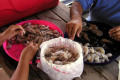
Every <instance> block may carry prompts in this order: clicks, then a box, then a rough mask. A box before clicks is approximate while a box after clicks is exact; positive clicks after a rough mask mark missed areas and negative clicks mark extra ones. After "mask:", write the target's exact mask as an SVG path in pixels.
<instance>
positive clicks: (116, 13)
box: [75, 0, 120, 26]
mask: <svg viewBox="0 0 120 80" xmlns="http://www.w3.org/2000/svg"><path fill="white" fill-rule="evenodd" d="M75 1H78V2H79V3H80V4H81V5H82V8H83V10H84V11H86V10H88V9H89V10H90V20H92V21H99V22H103V23H106V24H109V25H111V26H117V25H120V0H75Z"/></svg>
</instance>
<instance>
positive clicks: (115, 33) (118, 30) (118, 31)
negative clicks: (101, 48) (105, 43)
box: [109, 26, 120, 41]
mask: <svg viewBox="0 0 120 80" xmlns="http://www.w3.org/2000/svg"><path fill="white" fill-rule="evenodd" d="M109 36H110V37H111V38H113V39H115V40H116V41H120V26H118V27H114V28H112V29H110V30H109Z"/></svg>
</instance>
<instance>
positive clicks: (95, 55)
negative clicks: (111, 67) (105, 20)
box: [83, 43, 112, 63]
mask: <svg viewBox="0 0 120 80" xmlns="http://www.w3.org/2000/svg"><path fill="white" fill-rule="evenodd" d="M83 56H84V61H89V62H91V63H104V62H108V61H109V57H112V54H111V53H106V52H105V50H104V48H102V47H90V44H89V43H86V44H85V45H84V46H83Z"/></svg>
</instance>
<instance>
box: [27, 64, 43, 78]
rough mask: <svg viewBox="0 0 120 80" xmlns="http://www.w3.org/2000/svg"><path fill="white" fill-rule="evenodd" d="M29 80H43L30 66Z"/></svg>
mask: <svg viewBox="0 0 120 80" xmlns="http://www.w3.org/2000/svg"><path fill="white" fill-rule="evenodd" d="M29 80H42V79H41V78H40V77H39V76H38V74H36V72H35V71H34V70H33V69H32V67H31V66H30V69H29Z"/></svg>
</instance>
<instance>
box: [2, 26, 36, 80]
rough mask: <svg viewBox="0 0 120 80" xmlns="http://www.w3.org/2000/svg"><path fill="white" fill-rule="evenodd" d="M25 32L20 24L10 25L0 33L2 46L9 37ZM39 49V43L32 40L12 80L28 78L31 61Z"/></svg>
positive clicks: (23, 52) (25, 79) (24, 50)
mask: <svg viewBox="0 0 120 80" xmlns="http://www.w3.org/2000/svg"><path fill="white" fill-rule="evenodd" d="M24 32H25V31H24V29H23V28H22V27H21V26H20V25H12V26H10V27H9V28H8V29H7V30H5V31H4V32H3V33H1V34H0V46H1V45H2V44H3V42H4V41H6V40H7V39H10V38H12V37H13V36H15V35H17V34H21V35H23V34H24ZM37 50H38V45H37V44H34V43H33V42H30V43H29V45H28V46H27V47H25V48H24V49H23V51H22V53H21V57H20V61H19V63H18V66H17V68H16V71H15V72H14V74H13V76H12V78H11V80H28V74H29V62H30V61H31V60H32V58H33V57H34V55H35V54H36V52H37Z"/></svg>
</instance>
